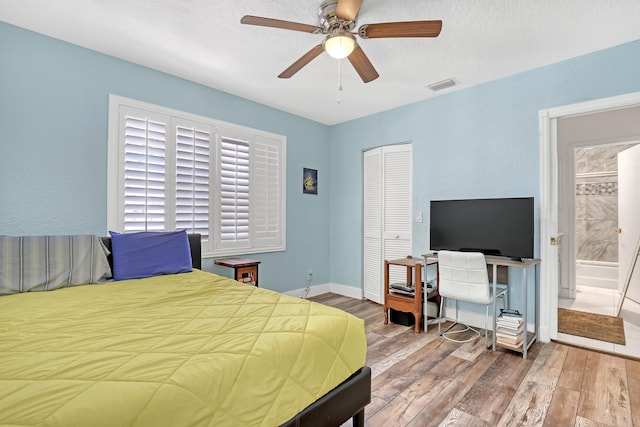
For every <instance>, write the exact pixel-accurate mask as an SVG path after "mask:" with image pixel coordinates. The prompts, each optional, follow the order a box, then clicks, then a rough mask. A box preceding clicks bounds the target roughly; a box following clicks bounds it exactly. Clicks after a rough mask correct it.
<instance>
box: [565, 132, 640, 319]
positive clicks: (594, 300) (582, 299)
mask: <svg viewBox="0 0 640 427" xmlns="http://www.w3.org/2000/svg"><path fill="white" fill-rule="evenodd" d="M635 145H636V144H635V143H609V144H607V143H604V144H603V143H600V142H597V141H595V142H593V141H588V142H586V143H580V144H578V145H577V146H573V147H572V149H570V150H566V151H565V152H566V153H569V154H570V155H571V157H572V158H571V159H567V161H566V162H563V161H560V163H561V164H566V165H567V167H566V168H564V170H562V169H561V170H560V171H559V173H560V174H561V175H563V176H565V177H566V178H562V179H561V181H566V182H567V183H568V184H571V185H567V187H566V188H564V189H563V188H561V189H560V190H559V192H560V206H559V211H560V213H561V215H562V213H563V212H564V213H565V215H567V216H568V218H567V220H566V221H565V220H563V218H561V219H560V222H561V223H566V226H567V228H566V232H565V233H564V235H565V236H566V237H567V238H566V239H564V240H563V241H562V243H561V244H562V245H566V246H569V249H568V250H567V253H568V254H571V258H569V259H568V260H567V263H566V264H564V263H562V262H561V272H560V283H559V292H558V298H559V299H558V307H560V308H566V309H571V310H577V311H582V312H589V313H595V314H604V315H609V316H616V315H617V306H618V302H619V299H620V290H619V279H618V278H619V276H620V275H621V274H622V275H624V271H626V269H625V268H624V266H625V264H624V263H623V268H622V269H619V240H620V239H619V235H620V233H622V228H621V226H620V223H619V221H618V212H619V203H618V200H619V197H622V193H621V192H619V191H618V188H619V181H620V180H623V183H622V184H624V181H627V182H633V183H634V184H635V178H634V177H633V176H628V175H629V173H628V172H624V175H619V167H618V158H619V156H625V157H626V156H627V155H626V154H625V153H626V152H627V150H628V149H630V148H631V147H634V146H635ZM562 153H563V152H562V150H561V151H560V152H559V157H560V158H561V157H562ZM623 158H624V157H623ZM570 166H572V167H573V170H572V168H571V167H570ZM631 175H633V172H632V174H631ZM571 177H573V178H574V179H573V180H571V179H570V178H571ZM622 186H623V187H624V185H622ZM569 203H572V204H573V209H569V208H568V206H563V205H564V204H569ZM622 205H623V206H625V204H624V203H623V204H622ZM626 228H627V227H626V226H625V236H626V233H627V232H628V230H626ZM624 259H628V256H627V257H626V258H625V257H623V260H624ZM564 265H566V269H563V268H562V266H564ZM562 270H566V271H562ZM631 308H633V309H634V311H637V310H635V307H631Z"/></svg>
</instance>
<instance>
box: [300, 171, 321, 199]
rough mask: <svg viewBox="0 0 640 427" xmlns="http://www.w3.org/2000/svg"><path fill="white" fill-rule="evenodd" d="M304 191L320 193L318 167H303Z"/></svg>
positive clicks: (306, 192)
mask: <svg viewBox="0 0 640 427" xmlns="http://www.w3.org/2000/svg"><path fill="white" fill-rule="evenodd" d="M302 192H303V193H304V194H318V170H317V169H309V168H303V169H302Z"/></svg>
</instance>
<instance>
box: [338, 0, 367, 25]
mask: <svg viewBox="0 0 640 427" xmlns="http://www.w3.org/2000/svg"><path fill="white" fill-rule="evenodd" d="M360 6H362V0H338V5H337V6H336V16H337V17H338V18H340V19H344V20H345V21H355V20H356V16H358V12H359V11H360Z"/></svg>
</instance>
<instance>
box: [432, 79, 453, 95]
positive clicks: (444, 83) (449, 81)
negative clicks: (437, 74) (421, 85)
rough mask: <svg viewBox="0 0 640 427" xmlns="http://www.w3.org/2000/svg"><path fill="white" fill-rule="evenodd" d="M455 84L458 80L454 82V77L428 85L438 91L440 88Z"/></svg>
mask: <svg viewBox="0 0 640 427" xmlns="http://www.w3.org/2000/svg"><path fill="white" fill-rule="evenodd" d="M455 85H456V82H454V81H453V79H446V80H442V81H439V82H436V83H431V84H430V85H427V87H428V88H429V89H431V90H432V91H434V92H437V91H439V90H443V89H446V88H449V87H452V86H455Z"/></svg>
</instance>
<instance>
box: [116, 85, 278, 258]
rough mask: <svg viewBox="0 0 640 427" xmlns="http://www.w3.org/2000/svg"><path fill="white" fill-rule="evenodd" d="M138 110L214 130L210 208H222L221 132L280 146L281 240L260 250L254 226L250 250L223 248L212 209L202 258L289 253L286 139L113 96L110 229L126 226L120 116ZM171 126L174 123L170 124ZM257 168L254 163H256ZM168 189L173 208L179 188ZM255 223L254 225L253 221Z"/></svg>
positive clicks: (225, 134) (226, 135)
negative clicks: (131, 109) (124, 219)
mask: <svg viewBox="0 0 640 427" xmlns="http://www.w3.org/2000/svg"><path fill="white" fill-rule="evenodd" d="M127 108H134V109H138V110H145V111H147V112H149V115H150V116H151V117H153V116H157V115H162V116H170V117H175V118H178V121H180V120H188V121H193V122H198V123H203V124H206V125H208V126H210V128H211V130H212V135H213V147H212V148H211V150H212V153H214V155H213V156H212V158H211V161H212V168H213V169H214V171H213V174H212V182H211V193H210V204H214V205H217V206H219V201H218V200H219V196H218V188H219V179H218V174H217V173H216V166H215V165H216V164H217V161H218V154H217V152H218V141H219V139H220V136H221V132H222V133H224V135H223V136H224V137H230V136H231V137H241V138H242V139H245V140H247V141H248V142H249V144H250V146H251V149H253V147H254V146H255V145H256V144H259V141H265V140H267V141H272V142H274V143H275V144H278V150H279V153H278V155H279V157H278V161H279V162H280V169H279V171H278V175H279V183H278V187H277V190H276V191H277V193H278V195H277V198H278V210H279V212H280V214H279V215H278V230H281V231H280V232H279V233H278V235H279V238H278V239H276V240H275V241H273V242H271V243H270V245H269V246H263V247H259V246H256V243H255V241H254V230H253V225H252V227H251V229H250V235H251V244H250V245H249V246H250V247H237V248H229V247H224V246H223V247H220V245H219V242H217V239H216V238H215V236H216V235H217V233H218V231H219V227H220V223H219V217H220V216H219V215H218V214H217V212H218V211H217V210H216V209H211V212H212V213H211V214H210V222H209V224H210V234H211V237H212V238H211V239H210V242H209V243H208V244H203V247H202V256H203V257H219V256H229V255H243V254H252V253H266V252H278V251H284V250H286V164H287V163H286V137H285V136H283V135H278V134H274V133H270V132H265V131H262V130H257V129H252V128H248V127H245V126H240V125H236V124H233V123H228V122H223V121H220V120H215V119H212V118H209V117H204V116H199V115H195V114H191V113H186V112H183V111H179V110H174V109H171V108H167V107H163V106H159V105H154V104H150V103H146V102H142V101H138V100H134V99H130V98H126V97H122V96H119V95H114V94H110V95H109V124H108V136H107V229H108V230H113V231H122V230H123V228H124V226H123V215H122V214H121V212H120V205H121V203H123V201H122V197H123V195H122V194H121V193H122V191H121V189H122V188H123V185H122V178H121V177H123V173H124V164H122V162H120V160H119V159H120V148H121V147H120V138H121V129H120V123H121V121H120V115H121V112H122V111H123V110H124V109H127ZM168 125H169V126H171V125H172V123H168ZM173 133H174V132H173V131H172V132H169V135H170V136H169V138H170V139H174V138H175V137H174V135H173ZM169 145H170V146H171V147H174V145H173V141H172V142H171V144H169ZM252 164H253V160H252ZM111 165H118V166H117V167H112V166H111ZM174 173H175V170H174V166H173V165H172V166H171V167H170V168H169V170H168V171H167V174H168V175H169V176H173V174H174ZM168 184H169V185H168V186H167V187H168V189H169V191H171V196H170V197H169V200H173V201H174V202H173V204H175V199H174V195H173V190H174V186H175V184H174V183H173V182H172V180H169V181H168ZM254 200H255V192H254V193H253V194H251V195H250V212H251V215H252V216H253V215H255V214H254V213H253V209H254V208H255V206H254V205H255V202H254ZM167 212H169V215H168V218H167V221H171V222H173V220H174V213H173V212H174V208H173V207H170V208H168V209H167ZM252 222H253V221H252Z"/></svg>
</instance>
